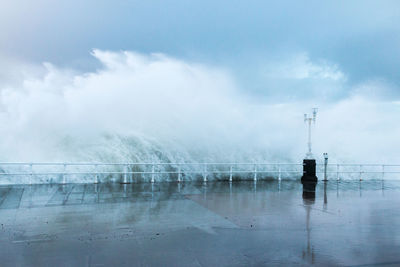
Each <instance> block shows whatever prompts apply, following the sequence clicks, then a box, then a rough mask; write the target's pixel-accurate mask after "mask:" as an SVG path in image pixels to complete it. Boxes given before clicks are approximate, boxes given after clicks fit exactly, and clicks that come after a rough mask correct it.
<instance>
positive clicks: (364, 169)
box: [317, 164, 400, 181]
mask: <svg viewBox="0 0 400 267" xmlns="http://www.w3.org/2000/svg"><path fill="white" fill-rule="evenodd" d="M325 172H326V175H327V177H326V179H327V180H331V179H336V180H340V179H342V177H347V178H353V179H359V180H360V181H361V180H363V179H364V178H368V177H371V176H372V177H374V178H375V179H382V180H383V179H385V176H387V175H391V177H392V178H394V177H397V178H398V177H399V176H400V164H327V166H326V170H325V166H324V164H317V173H325ZM394 175H396V176H394Z"/></svg>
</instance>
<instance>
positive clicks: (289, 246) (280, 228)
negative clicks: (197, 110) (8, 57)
mask: <svg viewBox="0 0 400 267" xmlns="http://www.w3.org/2000/svg"><path fill="white" fill-rule="evenodd" d="M303 189H304V192H306V194H305V193H304V192H303ZM399 204H400V182H396V181H384V182H383V181H362V182H359V181H341V182H337V181H329V182H326V183H325V182H321V181H320V182H319V183H318V184H317V185H316V188H315V194H312V187H311V189H310V187H307V186H305V187H304V188H303V186H302V184H301V183H300V182H299V181H282V182H279V181H259V182H257V183H254V182H237V183H231V184H230V183H227V182H215V183H207V184H203V183H186V182H185V183H181V184H178V183H156V184H149V183H143V184H128V185H126V184H125V185H120V184H98V185H94V184H67V185H64V186H62V185H32V186H23V185H19V186H0V243H1V249H0V260H1V263H0V265H1V266H119V265H122V266H124V265H125V266H215V265H218V266H249V265H250V266H251V265H253V266H260V265H312V264H315V265H324V266H327V265H334V266H335V265H341V266H342V265H370V264H377V265H382V264H387V265H388V266H390V265H393V266H397V265H400V255H399V254H398V251H400V227H399V226H400V209H399V208H398V207H399V206H400V205H399Z"/></svg>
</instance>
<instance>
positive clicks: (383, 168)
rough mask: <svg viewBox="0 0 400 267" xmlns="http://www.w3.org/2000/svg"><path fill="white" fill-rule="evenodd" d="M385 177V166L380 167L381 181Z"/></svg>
mask: <svg viewBox="0 0 400 267" xmlns="http://www.w3.org/2000/svg"><path fill="white" fill-rule="evenodd" d="M383 177H385V165H382V180H383Z"/></svg>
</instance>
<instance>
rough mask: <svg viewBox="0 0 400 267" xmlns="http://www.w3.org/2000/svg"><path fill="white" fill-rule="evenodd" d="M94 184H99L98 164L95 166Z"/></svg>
mask: <svg viewBox="0 0 400 267" xmlns="http://www.w3.org/2000/svg"><path fill="white" fill-rule="evenodd" d="M94 183H95V184H98V183H99V174H98V173H97V164H95V165H94Z"/></svg>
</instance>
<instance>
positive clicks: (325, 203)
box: [324, 181, 328, 211]
mask: <svg viewBox="0 0 400 267" xmlns="http://www.w3.org/2000/svg"><path fill="white" fill-rule="evenodd" d="M327 185H328V181H324V211H326V210H327V209H328V196H327V194H326V187H327Z"/></svg>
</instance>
